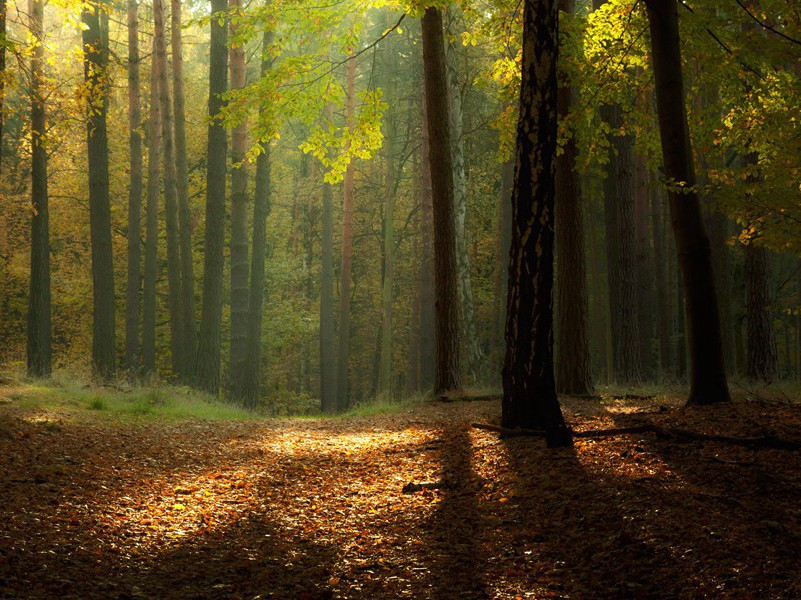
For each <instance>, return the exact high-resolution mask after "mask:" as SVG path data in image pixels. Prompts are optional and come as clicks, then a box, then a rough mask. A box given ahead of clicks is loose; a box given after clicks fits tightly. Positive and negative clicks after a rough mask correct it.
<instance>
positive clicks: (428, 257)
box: [418, 91, 435, 390]
mask: <svg viewBox="0 0 801 600" xmlns="http://www.w3.org/2000/svg"><path fill="white" fill-rule="evenodd" d="M426 110H427V106H426V97H425V91H424V92H423V94H422V113H421V114H422V124H421V126H420V137H421V150H420V162H421V171H420V188H421V189H420V191H421V195H422V198H421V199H420V202H421V205H420V336H419V339H420V350H419V352H418V355H419V360H420V389H421V390H430V389H431V388H432V386H433V385H434V359H435V357H434V345H435V339H434V337H435V336H434V303H435V300H434V229H433V227H434V206H433V198H432V192H431V160H430V158H429V152H428V147H429V135H428V116H427V113H426Z"/></svg>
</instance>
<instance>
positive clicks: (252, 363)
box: [242, 31, 273, 408]
mask: <svg viewBox="0 0 801 600" xmlns="http://www.w3.org/2000/svg"><path fill="white" fill-rule="evenodd" d="M272 43H273V33H272V32H271V31H265V32H264V39H263V41H262V59H261V76H262V77H264V76H266V75H267V73H268V71H269V70H270V66H271V60H270V58H269V57H268V51H269V48H270V46H271V45H272ZM267 108H268V107H267V106H265V105H262V106H261V108H260V115H259V118H260V119H261V120H264V119H266V118H267ZM261 149H262V152H261V154H259V156H258V157H257V158H256V189H255V191H254V195H253V242H252V243H253V252H252V254H251V262H250V300H249V303H248V306H249V312H248V339H247V359H248V365H247V369H246V370H245V374H244V381H243V387H242V397H243V398H244V400H245V403H246V404H247V405H248V406H250V407H252V408H253V407H255V406H256V405H257V404H258V398H259V385H260V380H261V378H260V374H261V323H262V315H263V314H264V311H263V306H264V266H265V260H266V253H267V217H268V216H269V214H270V186H271V182H270V144H269V142H262V144H261Z"/></svg>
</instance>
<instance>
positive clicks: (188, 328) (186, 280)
mask: <svg viewBox="0 0 801 600" xmlns="http://www.w3.org/2000/svg"><path fill="white" fill-rule="evenodd" d="M171 5H172V10H171V13H170V21H171V25H172V32H171V33H172V40H171V41H172V106H173V113H174V117H175V119H174V132H175V190H176V193H177V194H178V243H179V246H180V259H181V312H182V313H183V314H182V316H181V325H182V327H183V332H182V336H181V337H182V341H183V346H184V347H183V351H184V354H185V356H186V359H185V362H186V364H185V366H184V371H183V373H182V374H181V375H182V376H183V377H184V379H187V380H188V379H189V377H190V374H189V371H190V370H191V364H192V361H193V360H194V357H195V353H196V352H197V330H196V328H195V272H194V265H193V260H192V217H191V213H190V211H189V180H188V177H189V174H188V167H187V160H186V110H185V109H184V104H185V103H184V55H183V41H182V39H181V29H182V28H181V0H172V2H171Z"/></svg>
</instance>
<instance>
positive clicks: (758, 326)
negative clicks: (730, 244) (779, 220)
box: [745, 243, 779, 383]
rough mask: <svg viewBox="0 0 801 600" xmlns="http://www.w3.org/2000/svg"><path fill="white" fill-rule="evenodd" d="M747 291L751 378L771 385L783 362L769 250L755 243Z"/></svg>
mask: <svg viewBox="0 0 801 600" xmlns="http://www.w3.org/2000/svg"><path fill="white" fill-rule="evenodd" d="M745 290H746V292H745V293H746V316H747V330H748V335H747V344H748V371H747V374H748V378H749V379H752V380H755V381H763V382H765V383H771V382H773V381H775V380H776V379H777V378H778V376H779V360H778V356H777V351H776V338H775V336H774V333H773V315H772V314H771V305H772V299H771V293H770V263H769V261H768V251H767V250H766V249H765V248H762V247H760V246H755V245H754V244H753V243H750V244H748V245H747V246H746V247H745Z"/></svg>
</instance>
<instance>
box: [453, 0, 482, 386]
mask: <svg viewBox="0 0 801 600" xmlns="http://www.w3.org/2000/svg"><path fill="white" fill-rule="evenodd" d="M449 11H450V17H451V18H450V19H449V23H448V24H449V31H448V43H447V45H446V67H447V70H448V100H449V101H450V107H449V108H450V111H449V116H450V126H451V131H450V134H451V156H452V157H453V205H454V215H455V219H456V221H455V229H456V264H457V268H458V278H459V279H458V291H459V307H460V317H461V321H460V323H461V329H460V331H461V337H462V341H463V343H464V349H465V350H466V356H465V363H466V365H465V366H466V367H467V370H468V372H469V373H470V375H471V376H472V377H473V378H474V379H475V378H476V377H477V376H478V372H479V369H480V368H481V363H482V361H483V353H482V351H481V340H480V338H479V336H478V331H477V328H476V317H475V310H474V306H473V283H472V278H471V273H470V252H469V250H468V245H467V235H466V233H465V223H466V220H467V170H466V168H465V151H464V135H463V131H464V127H463V120H464V115H463V110H462V86H461V84H460V81H459V75H458V72H457V64H456V62H457V59H458V55H457V52H458V51H457V47H458V46H461V45H462V44H461V41H458V38H459V33H458V32H457V31H456V30H455V27H453V26H452V24H453V20H454V17H455V15H456V12H457V8H456V7H455V6H453V5H451V7H450V9H449Z"/></svg>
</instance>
